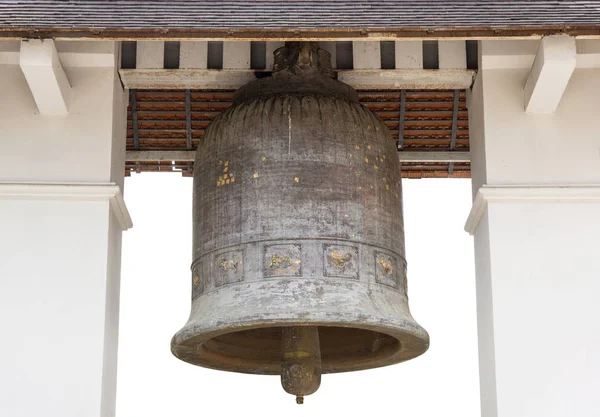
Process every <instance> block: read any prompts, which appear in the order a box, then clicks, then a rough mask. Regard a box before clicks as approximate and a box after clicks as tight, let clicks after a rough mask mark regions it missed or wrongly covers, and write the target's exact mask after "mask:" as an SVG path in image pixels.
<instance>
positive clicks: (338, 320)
mask: <svg viewBox="0 0 600 417" xmlns="http://www.w3.org/2000/svg"><path fill="white" fill-rule="evenodd" d="M332 77H333V71H332V70H331V64H330V56H329V54H328V52H326V51H325V50H323V49H319V48H318V46H317V44H315V43H309V42H288V43H286V46H285V47H283V48H280V49H279V50H277V51H276V63H275V66H274V75H273V76H272V77H268V78H262V79H259V80H256V81H254V82H251V83H249V84H247V85H246V86H244V87H242V88H241V89H240V90H238V92H237V93H236V95H235V97H234V104H233V106H232V107H231V108H229V109H228V110H226V111H225V112H224V113H222V114H221V115H220V116H219V117H217V118H216V119H215V120H214V121H213V122H212V124H211V125H210V126H209V127H208V129H207V133H206V135H205V137H204V141H203V143H202V144H201V145H200V146H199V147H198V151H197V154H196V162H195V171H194V208H193V218H194V242H193V250H194V252H193V257H194V261H193V263H192V311H191V314H190V318H189V320H188V322H187V323H186V325H185V326H184V327H183V329H181V330H180V331H179V332H178V333H177V334H176V335H175V336H174V337H173V340H172V351H173V353H174V354H175V356H177V357H178V358H180V359H182V360H184V361H186V362H190V363H192V364H196V365H200V366H205V367H209V368H215V369H222V370H228V371H235V372H245V373H255V374H281V375H282V383H283V385H284V388H285V389H286V390H288V392H291V393H293V394H296V395H298V396H299V401H300V400H301V398H302V395H308V394H310V393H312V392H314V391H315V390H316V389H317V388H318V386H319V383H320V373H321V372H322V373H333V372H345V371H354V370H359V369H368V368H375V367H379V366H384V365H390V364H394V363H398V362H402V361H405V360H408V359H411V358H414V357H415V356H418V355H420V354H422V353H423V352H425V350H427V347H428V343H429V337H428V335H427V332H426V331H425V330H424V329H423V328H422V327H420V326H419V325H418V324H417V323H416V322H415V321H414V319H413V318H412V316H411V315H410V312H409V308H408V301H407V296H406V261H405V258H404V229H403V220H402V206H401V203H402V189H401V180H400V171H399V163H398V157H397V155H396V148H395V144H394V141H393V140H392V139H391V138H390V135H389V132H388V131H387V128H386V126H385V125H384V124H383V123H382V122H381V121H380V120H379V119H377V118H376V117H375V116H374V115H373V114H372V113H371V112H370V111H369V110H368V109H366V108H365V107H363V106H361V105H360V104H359V103H358V98H357V94H356V92H355V91H354V90H353V89H352V88H351V87H349V86H347V85H345V84H343V83H340V82H338V81H335V80H334V79H333V78H332ZM299 327H302V328H304V327H306V329H304V330H302V329H298V328H299ZM300 359H303V360H304V359H306V360H305V361H304V362H302V361H299V360H300ZM290 370H292V371H294V370H296V371H298V370H299V372H296V373H294V372H295V371H294V372H290ZM294 375H300V376H296V377H295V376H294Z"/></svg>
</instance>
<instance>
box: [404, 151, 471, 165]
mask: <svg viewBox="0 0 600 417" xmlns="http://www.w3.org/2000/svg"><path fill="white" fill-rule="evenodd" d="M398 159H399V160H400V162H455V163H466V162H471V153H470V152H459V151H452V152H439V151H431V152H409V151H402V152H398Z"/></svg>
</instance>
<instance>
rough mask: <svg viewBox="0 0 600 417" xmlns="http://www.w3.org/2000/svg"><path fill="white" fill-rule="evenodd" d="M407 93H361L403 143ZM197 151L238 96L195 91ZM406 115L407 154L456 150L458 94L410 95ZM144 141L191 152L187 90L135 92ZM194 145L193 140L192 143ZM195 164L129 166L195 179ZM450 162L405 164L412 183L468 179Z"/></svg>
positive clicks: (462, 136) (462, 118)
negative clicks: (403, 105)
mask: <svg viewBox="0 0 600 417" xmlns="http://www.w3.org/2000/svg"><path fill="white" fill-rule="evenodd" d="M400 93H401V91H400V90H398V91H359V98H360V100H361V103H362V104H363V105H365V106H366V107H368V108H369V109H371V110H372V111H373V112H374V113H375V114H376V115H377V116H378V117H380V118H381V119H382V120H383V121H384V123H385V124H386V125H387V126H388V128H389V129H390V134H391V136H392V139H393V140H395V141H396V142H397V141H398V136H399V132H398V127H399V126H400V119H399V118H400V107H401V106H400V95H401V94H400ZM189 97H190V103H189V106H190V110H191V111H190V119H191V143H192V149H195V148H196V147H197V146H198V143H199V142H200V140H202V137H203V135H204V132H205V129H206V128H207V127H208V125H209V123H210V122H211V121H212V120H213V119H214V118H215V117H217V116H218V115H219V114H220V113H221V112H222V111H223V110H225V109H227V108H228V107H229V106H230V105H231V101H232V98H233V92H232V91H197V90H191V91H190V96H189ZM405 97H406V110H405V112H404V117H403V127H404V128H403V147H402V148H403V149H405V150H406V151H409V152H410V151H424V152H427V151H432V152H436V151H449V150H450V149H451V140H452V126H453V114H454V112H453V110H454V104H455V103H454V91H420V90H406V92H405ZM135 99H136V101H135V104H136V112H135V113H136V116H137V128H138V140H139V144H140V149H141V150H186V149H188V146H189V143H188V141H186V137H187V125H186V93H185V90H178V91H159V90H138V91H136V92H135ZM454 123H455V126H456V142H455V148H454V149H455V150H456V151H463V152H464V151H468V150H469V130H468V129H469V123H468V111H467V107H466V93H465V91H461V92H460V93H459V94H458V112H457V113H456V120H455V121H454ZM127 129H128V133H127V149H128V150H131V149H133V147H134V143H133V112H132V109H131V106H129V108H128V123H127ZM188 140H189V138H188ZM191 167H192V165H191V163H188V162H176V163H175V164H169V163H164V162H162V163H158V161H156V162H152V161H145V162H138V163H137V165H136V163H133V162H127V163H126V170H127V171H128V172H132V171H141V172H146V171H148V172H150V171H152V172H157V171H160V172H163V171H172V172H181V174H182V175H184V176H190V175H191ZM448 168H449V166H448V164H447V163H435V164H424V163H419V162H404V163H403V164H402V176H403V177H406V178H447V177H451V178H468V177H469V176H470V164H457V163H455V164H454V167H453V169H452V170H451V173H449V169H448Z"/></svg>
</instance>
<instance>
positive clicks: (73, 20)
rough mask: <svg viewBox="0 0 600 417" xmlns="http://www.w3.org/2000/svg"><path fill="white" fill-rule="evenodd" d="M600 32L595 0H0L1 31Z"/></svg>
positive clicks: (270, 34)
mask: <svg viewBox="0 0 600 417" xmlns="http://www.w3.org/2000/svg"><path fill="white" fill-rule="evenodd" d="M557 33H566V34H570V35H574V36H600V2H598V1H589V0H587V1H580V0H574V1H568V0H564V1H556V0H555V1H549V0H530V1H507V0H494V1H490V0H471V1H450V0H447V1H429V0H420V1H419V0H417V1H407V0H376V1H357V0H328V1H323V0H299V1H298V0H296V1H281V0H279V1H276V0H245V1H214V0H213V1H191V0H187V1H160V0H153V1H149V0H138V1H131V0H28V1H24V0H3V1H1V2H0V37H4V38H7V37H13V38H20V37H41V38H46V37H52V38H98V39H107V38H112V39H189V38H206V39H290V38H296V39H357V38H376V39H395V38H447V37H454V38H487V37H530V36H543V35H549V34H557Z"/></svg>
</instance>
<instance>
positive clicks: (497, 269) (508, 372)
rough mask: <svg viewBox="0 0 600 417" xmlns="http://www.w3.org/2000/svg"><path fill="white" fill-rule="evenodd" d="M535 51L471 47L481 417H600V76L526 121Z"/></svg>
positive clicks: (472, 223)
mask: <svg viewBox="0 0 600 417" xmlns="http://www.w3.org/2000/svg"><path fill="white" fill-rule="evenodd" d="M596 42H598V41H596ZM537 50H538V48H537V45H532V44H531V41H482V42H480V45H479V52H480V68H479V72H478V75H477V79H476V81H475V84H474V86H473V91H472V95H471V100H470V103H469V119H470V132H471V156H472V163H471V165H472V176H473V191H474V197H475V199H474V200H475V202H474V205H473V209H472V211H471V214H470V216H469V219H468V221H467V226H466V228H467V230H468V231H469V232H471V233H472V234H473V235H474V238H475V258H476V259H475V261H476V273H477V298H478V321H479V350H480V380H481V399H482V401H481V404H482V416H483V417H534V416H535V417H538V416H544V417H591V416H596V415H600V396H599V395H598V390H599V387H600V355H599V354H598V352H599V351H600V320H599V317H600V302H598V300H599V296H600V120H599V118H598V91H600V72H599V70H598V69H594V68H576V69H575V70H574V72H573V74H572V76H571V79H570V81H569V83H568V86H567V87H566V89H565V91H564V94H563V96H562V99H561V100H560V103H559V104H558V107H557V109H556V111H555V112H554V113H552V114H527V113H526V112H525V108H524V91H523V89H524V86H525V84H526V81H527V77H528V74H529V73H530V71H531V66H532V65H533V62H534V58H535V54H536V51H537Z"/></svg>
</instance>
